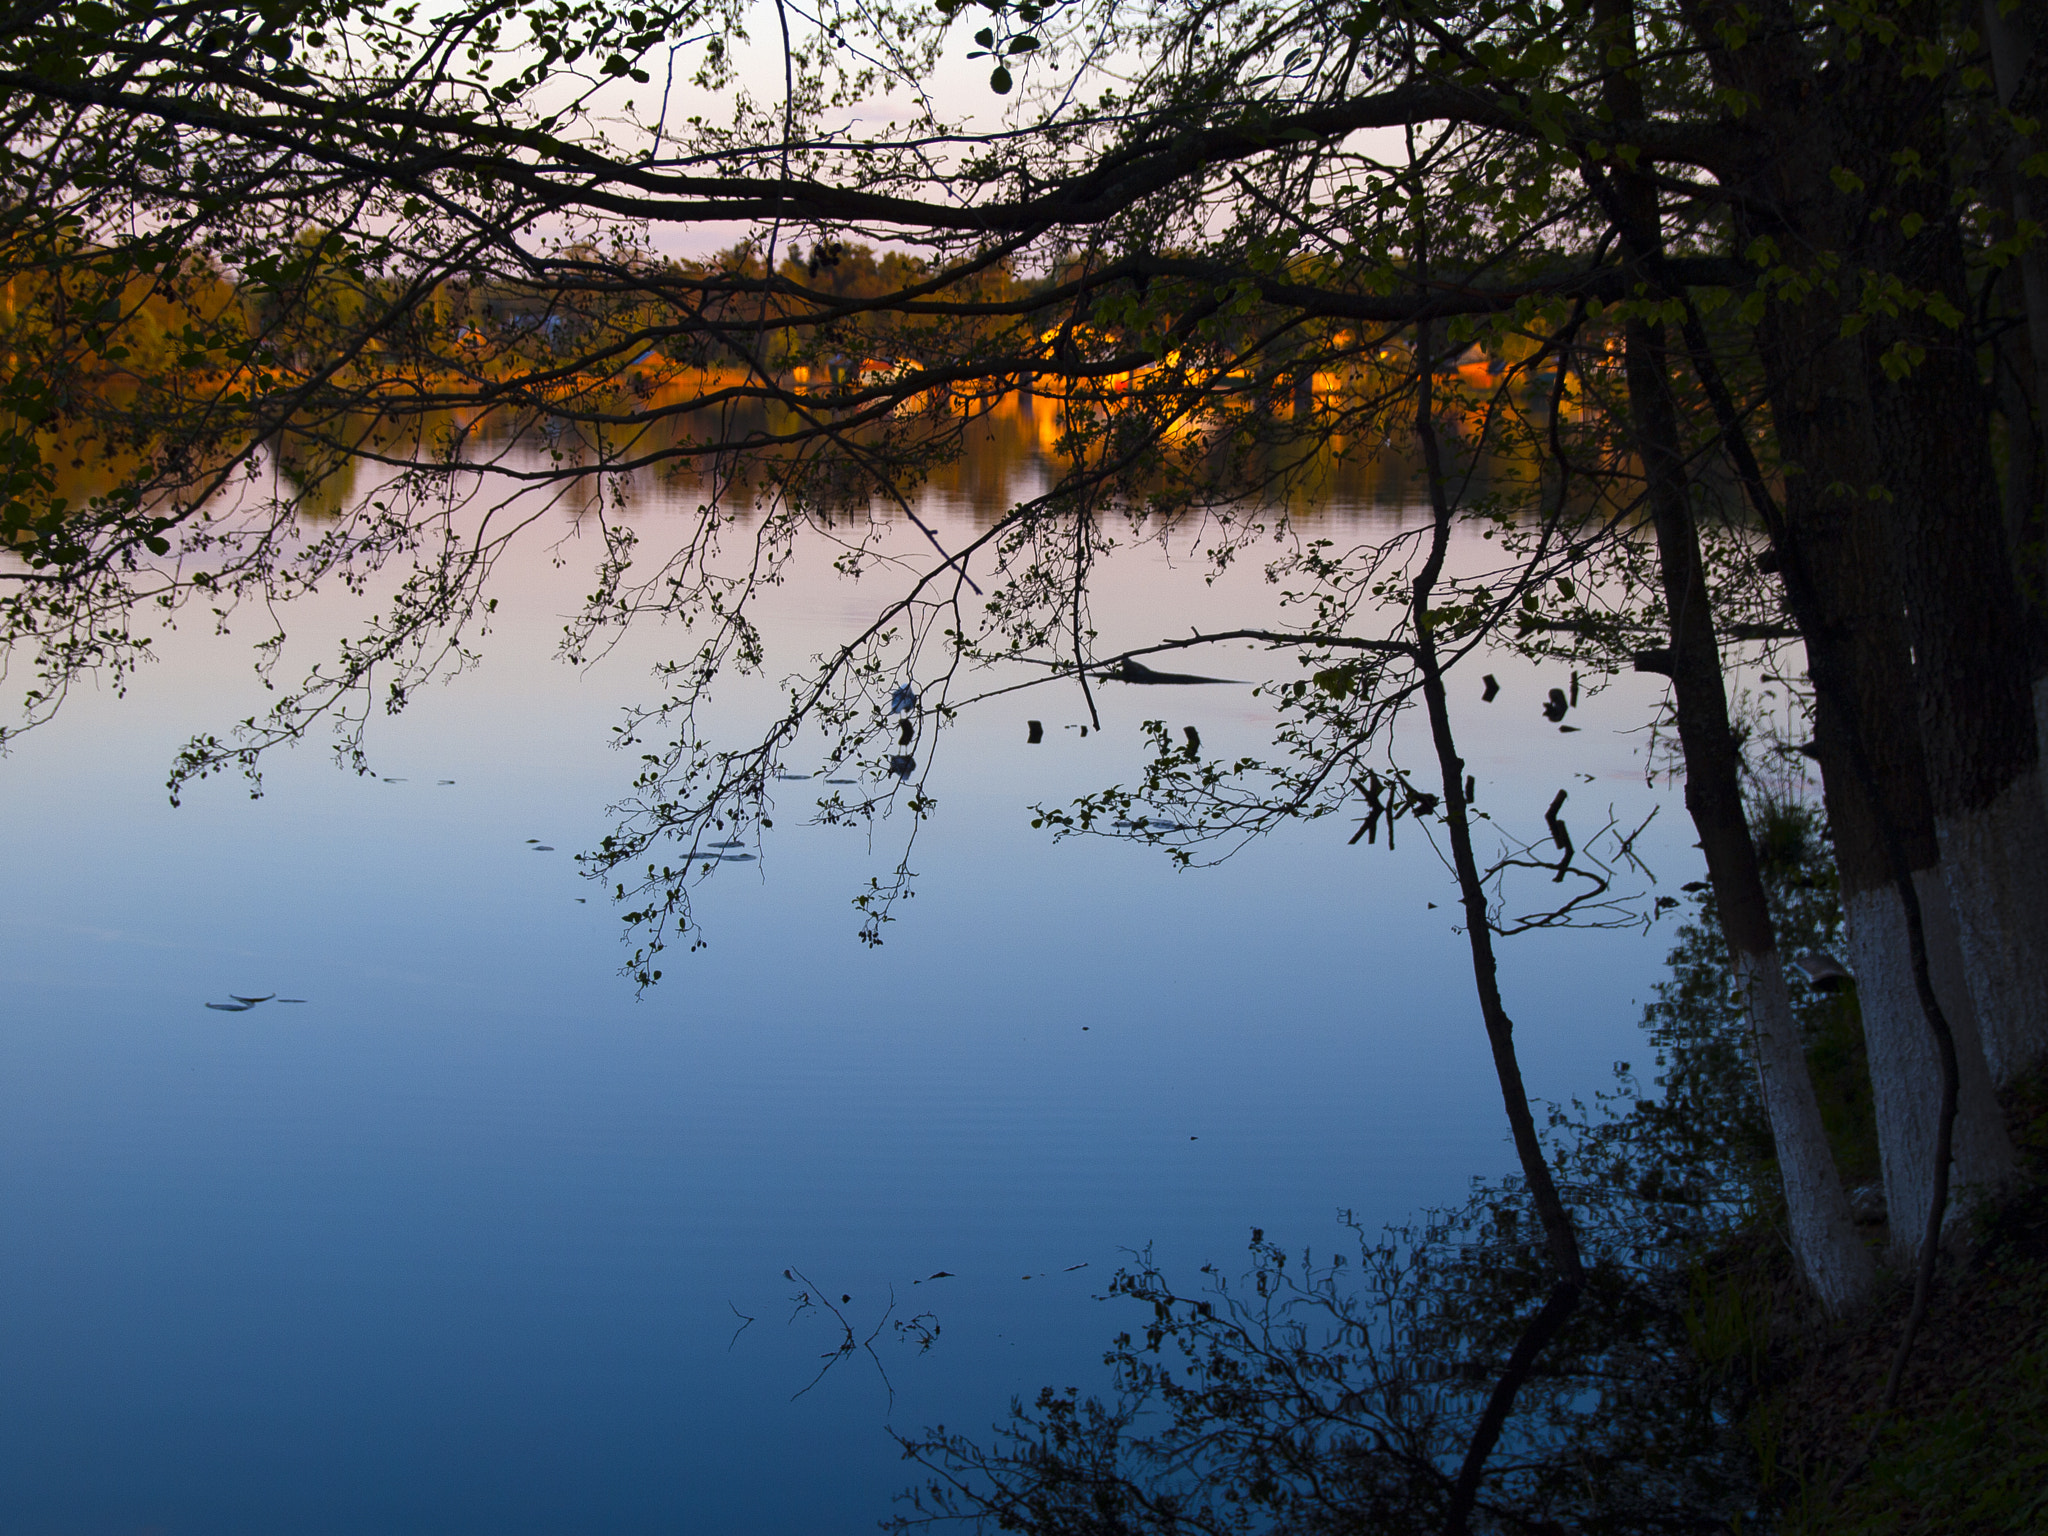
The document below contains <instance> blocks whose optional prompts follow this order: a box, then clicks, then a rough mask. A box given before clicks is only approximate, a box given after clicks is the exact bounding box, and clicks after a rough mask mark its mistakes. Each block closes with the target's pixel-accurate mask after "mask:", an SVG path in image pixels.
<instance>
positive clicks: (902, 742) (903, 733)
mask: <svg viewBox="0 0 2048 1536" xmlns="http://www.w3.org/2000/svg"><path fill="white" fill-rule="evenodd" d="M915 740H917V727H916V726H915V725H913V724H912V723H911V722H910V721H908V720H905V721H904V722H903V725H902V727H901V728H900V729H899V730H898V731H897V732H896V745H897V746H899V747H907V746H909V745H910V744H911V743H912V742H913V741H915Z"/></svg>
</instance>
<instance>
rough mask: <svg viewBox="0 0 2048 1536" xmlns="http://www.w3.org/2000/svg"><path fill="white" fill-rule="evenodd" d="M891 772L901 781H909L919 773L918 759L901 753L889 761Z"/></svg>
mask: <svg viewBox="0 0 2048 1536" xmlns="http://www.w3.org/2000/svg"><path fill="white" fill-rule="evenodd" d="M889 771H890V772H891V773H893V774H895V775H896V777H897V778H899V779H907V778H909V777H910V776H911V775H912V774H913V773H915V772H917V759H916V758H914V757H912V756H911V755H910V754H909V753H908V752H899V753H897V754H896V756H894V757H892V758H890V759H889Z"/></svg>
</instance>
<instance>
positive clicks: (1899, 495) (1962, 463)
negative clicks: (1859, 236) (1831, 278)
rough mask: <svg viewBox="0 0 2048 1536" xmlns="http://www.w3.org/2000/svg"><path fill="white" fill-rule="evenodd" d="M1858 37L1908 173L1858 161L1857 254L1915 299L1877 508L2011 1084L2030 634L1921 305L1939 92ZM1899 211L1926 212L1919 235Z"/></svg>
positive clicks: (1887, 323)
mask: <svg viewBox="0 0 2048 1536" xmlns="http://www.w3.org/2000/svg"><path fill="white" fill-rule="evenodd" d="M1916 9H1920V10H1925V9H1926V7H1925V6H1924V5H1923V6H1920V7H1917V8H1916ZM1872 51H1873V54H1874V56H1873V57H1872V59H1871V60H1870V62H1869V64H1868V65H1866V70H1867V72H1868V73H1869V75H1870V77H1871V78H1870V84H1869V86H1868V87H1867V88H1866V89H1865V90H1863V91H1859V92H1854V93H1852V99H1857V98H1860V100H1857V105H1858V106H1859V107H1860V108H1861V110H1862V111H1863V112H1864V113H1865V114H1866V115H1867V116H1868V117H1870V118H1871V119H1877V118H1882V119H1883V120H1884V121H1886V122H1889V123H1890V124H1891V125H1892V127H1893V134H1894V141H1896V140H1897V139H1904V140H1905V141H1906V143H1907V145H1908V147H1910V148H1912V149H1914V150H1916V151H1918V156H1919V160H1918V165H1919V171H1918V174H1914V175H1907V174H1904V173H1902V172H1900V171H1898V170H1897V169H1896V168H1895V167H1894V166H1893V165H1892V164H1891V163H1890V162H1889V160H1883V161H1875V160H1873V159H1872V157H1868V156H1865V157H1863V158H1864V161H1865V163H1864V164H1863V165H1861V166H1859V170H1861V171H1862V173H1863V174H1864V176H1865V179H1866V181H1867V182H1868V183H1869V185H1870V186H1871V187H1872V189H1873V190H1874V191H1878V190H1879V189H1881V191H1880V192H1879V200H1880V201H1881V203H1882V204H1883V210H1884V214H1885V216H1884V217H1881V218H1876V219H1872V220H1869V221H1868V224H1869V228H1870V229H1871V231H1872V235H1871V237H1870V242H1869V244H1870V250H1869V260H1870V261H1871V262H1872V264H1873V265H1875V266H1876V267H1877V268H1878V269H1879V270H1880V271H1882V272H1884V273H1885V274H1887V275H1888V276H1889V277H1892V278H1896V279H1899V280H1902V281H1903V282H1904V283H1905V285H1906V291H1907V292H1908V293H1909V294H1918V295H1922V296H1924V297H1923V299H1922V301H1921V302H1919V303H1912V302H1906V303H1902V304H1900V305H1899V306H1897V309H1896V312H1895V313H1892V314H1889V315H1881V316H1879V317H1878V318H1877V319H1876V321H1875V322H1874V323H1873V324H1872V325H1871V326H1870V328H1869V330H1868V332H1867V333H1866V337H1867V340H1866V345H1865V350H1866V355H1867V357H1868V358H1869V362H1868V363H1867V365H1866V366H1867V368H1868V371H1869V379H1870V392H1871V399H1872V405H1873V408H1874V413H1875V421H1876V428H1877V431H1876V446H1877V450H1878V454H1877V461H1876V462H1877V465H1878V468H1879V470H1880V473H1881V474H1882V476H1883V494H1884V497H1885V498H1886V502H1883V503H1880V505H1884V504H1886V503H1888V504H1889V506H1890V507H1891V509H1892V514H1893V515H1892V516H1891V517H1890V518H1888V519H1886V521H1887V522H1888V523H1889V524H1890V526H1891V529H1892V532H1893V535H1894V537H1895V538H1896V539H1897V540H1898V541H1899V552H1898V560H1897V565H1898V569H1899V571H1900V573H1901V577H1902V581H1901V587H1902V590H1901V593H1900V596H1901V598H1902V599H1903V602H1904V611H1905V614H1906V633H1907V639H1908V642H1909V643H1910V645H1911V647H1912V660H1911V669H1912V673H1911V675H1912V677H1913V679H1914V682H1915V684H1916V697H1917V699H1918V715H1919V731H1920V737H1921V741H1922V743H1923V745H1924V749H1925V758H1926V765H1927V766H1926V774H1927V786H1928V794H1929V799H1930V805H1931V810H1932V815H1933V821H1934V828H1935V833H1936V836H1937V838H1938V840H1939V845H1940V853H1941V868H1942V872H1943V875H1944V877H1945V879H1946V881H1947V885H1948V891H1949V898H1950V901H1951V903H1952V905H1953V907H1954V909H1955V914H1956V918H1957V921H1958V930H1959V936H1960V939H1961V943H1962V948H1963V954H1964V957H1965V959H1966V961H1967V962H1968V975H1969V978H1970V987H1971V992H1972V995H1973V997H1974V999H1975V1001H1976V1005H1977V1019H1978V1024H1979V1028H1980V1029H1981V1031H1982V1035H1983V1046H1984V1052H1985V1055H1986V1057H1987V1058H1988V1061H1989V1064H1990V1068H1991V1072H1992V1075H1993V1077H1994V1079H1996V1080H1997V1081H1999V1082H2009V1081H2011V1080H2012V1079H2013V1078H2015V1077H2016V1076H2018V1075H2019V1074H2020V1073H2022V1072H2025V1071H2026V1070H2028V1069H2029V1068H2030V1067H2033V1066H2034V1065H2036V1064H2037V1063H2039V1062H2041V1061H2042V1060H2044V1059H2048V801H2044V800H2043V798H2042V794H2041V783H2040V774H2039V768H2040V742H2039V738H2038V737H2037V735H2036V732H2035V720H2034V704H2033V688H2034V679H2033V670H2034V669H2033V666H2032V662H2031V649H2032V648H2031V646H2030V644H2029V636H2028V633H2027V624H2026V616H2025V611H2024V608H2023V606H2022V604H2021V601H2020V593H2019V587H2018V585H2017V583H2016V581H2015V580H2014V575H2013V567H2012V561H2011V551H2010V546H2009V544H2008V542H2007V539H2006V533H2005V526H2004V524H2005V516H2004V508H2003V506H2002V504H2001V498H2000V494H1999V488H1998V477H1997V473H1996V471H1995V469H1994V466H1993V464H1992V460H1991V420H1990V400H1989V395H1988V392H1987V390H1986V389H1985V387H1984V385H1983V383H1982V382H1981V381H1980V379H1979V377H1978V370H1977V360H1976V355H1975V348H1974V344H1973V341H1972V339H1971V337H1970V335H1969V333H1968V332H1967V331H1966V330H1965V329H1964V328H1963V327H1962V325H1961V323H1960V321H1959V320H1958V322H1957V323H1955V324H1949V323H1945V322H1944V321H1943V319H1942V318H1941V314H1940V313H1939V312H1938V311H1937V310H1936V309H1935V308H1934V305H1935V303H1936V302H1939V301H1945V303H1946V305H1947V306H1948V307H1949V308H1950V309H1951V310H1952V311H1953V313H1954V314H1955V315H1956V316H1958V317H1959V316H1960V315H1961V314H1962V313H1963V312H1964V311H1965V308H1966V306H1968V305H1969V303H1970V302H1971V301H1970V294H1969V285H1968V276H1967V273H1966V271H1965V256H1964V251H1963V245H1962V240H1961V235H1960V231H1959V230H1958V229H1957V227H1956V223H1955V217H1954V214H1953V211H1952V209H1951V207H1950V191H1951V187H1952V182H1951V180H1950V177H1949V176H1948V174H1947V171H1946V166H1947V164H1948V161H1949V145H1948V142H1947V137H1948V134H1947V126H1946V122H1945V118H1944V116H1943V113H1942V110H1941V108H1942V97H1941V95H1940V94H1939V93H1938V92H1936V91H1934V90H1933V89H1931V88H1930V83H1929V82H1927V81H1924V80H1916V79H1912V78H1909V77H1908V76H1907V74H1906V72H1905V69H1904V61H1903V60H1901V59H1900V58H1899V57H1898V56H1897V55H1896V54H1895V53H1892V52H1890V51H1888V50H1883V49H1873V50H1872ZM1880 178H1882V179H1880ZM1909 218H1910V219H1914V220H1919V221H1922V222H1921V223H1920V224H1919V225H1918V228H1917V232H1913V233H1909V232H1908V229H1909V227H1910V226H1908V225H1906V224H1905V223H1903V222H1902V220H1905V219H1909ZM1915 867H1916V869H1917V868H1919V867H1920V866H1919V865H1917V864H1916V866H1915Z"/></svg>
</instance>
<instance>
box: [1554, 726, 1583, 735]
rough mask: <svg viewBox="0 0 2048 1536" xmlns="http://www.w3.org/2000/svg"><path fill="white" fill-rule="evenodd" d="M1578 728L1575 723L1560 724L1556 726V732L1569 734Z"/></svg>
mask: <svg viewBox="0 0 2048 1536" xmlns="http://www.w3.org/2000/svg"><path fill="white" fill-rule="evenodd" d="M1578 729H1579V727H1577V726H1576V725H1560V726H1559V727H1558V728H1557V734H1558V735H1560V736H1569V735H1571V734H1572V733H1573V732H1575V731H1576V730H1578Z"/></svg>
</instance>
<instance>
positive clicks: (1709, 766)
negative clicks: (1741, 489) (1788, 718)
mask: <svg viewBox="0 0 2048 1536" xmlns="http://www.w3.org/2000/svg"><path fill="white" fill-rule="evenodd" d="M1627 340H1628V352H1627V369H1628V387H1629V407H1630V414H1631V418H1632V420H1633V422H1634V426H1635V436H1636V442H1637V446H1638V451H1639V452H1640V454H1641V457H1642V462H1643V472H1644V475H1645V476H1646V477H1647V480H1648V486H1649V502H1650V510H1651V516H1652V519H1653V521H1654V524H1655V527H1656V532H1657V554H1658V559H1659V562H1660V565H1661V567H1662V573H1663V581H1664V603H1665V610H1666V613H1667V615H1668V619H1669V626H1670V634H1671V648H1670V651H1669V652H1668V653H1667V657H1666V658H1664V660H1665V661H1666V664H1667V671H1668V675H1669V677H1670V678H1671V686H1672V695H1673V700H1674V702H1675V704H1676V706H1677V710H1678V740H1679V745H1680V747H1681V748H1682V750H1683V751H1684V753H1685V805H1686V809H1687V810H1689V811H1690V812H1691V813H1692V820H1693V825H1694V826H1695V827H1697V828H1698V829H1699V834H1700V847H1701V849H1702V850H1703V851H1704V852H1705V854H1706V856H1707V877H1708V879H1709V880H1711V881H1712V882H1713V888H1714V901H1715V904H1716V906H1717V907H1718V908H1719V910H1720V914H1721V931H1722V933H1723V935H1724V936H1725V937H1726V939H1727V941H1728V949H1729V953H1730V954H1731V956H1732V957H1733V960H1734V969H1735V978H1736V984H1737V986H1738V987H1739V988H1740V989H1741V992H1742V997H1743V1003H1744V1006H1745V1007H1746V1008H1747V1010H1748V1013H1749V1025H1750V1035H1751V1039H1752V1042H1753V1045H1754V1049H1755V1051H1756V1058H1757V1067H1758V1074H1759V1077H1760V1078H1761V1080H1762V1084H1763V1098H1764V1110H1765V1113H1766V1115H1767V1116H1768V1118H1769V1120H1770V1127H1771V1142H1772V1145H1773V1146H1774V1147H1775V1148H1776V1151H1777V1156H1778V1171H1779V1174H1780V1176H1781V1177H1782V1179H1783V1181H1784V1186H1785V1209H1786V1215H1787V1218H1788V1224H1789V1226H1790V1228H1791V1235H1792V1251H1793V1254H1794V1256H1795V1257H1796V1258H1797V1260H1798V1262H1799V1267H1800V1271H1801V1273H1803V1274H1804V1275H1805V1276H1806V1281H1807V1284H1808V1285H1809V1286H1811V1287H1812V1289H1813V1292H1814V1294H1815V1295H1816V1296H1817V1297H1819V1299H1820V1302H1821V1305H1822V1306H1823V1307H1825V1308H1826V1309H1827V1311H1828V1312H1829V1314H1830V1315H1832V1316H1835V1317H1841V1316H1844V1315H1846V1314H1847V1313H1849V1312H1851V1311H1853V1310H1854V1309H1855V1308H1856V1307H1857V1306H1858V1305H1859V1304H1860V1303H1861V1302H1862V1301H1863V1299H1864V1298H1865V1297H1866V1296H1867V1295H1868V1294H1869V1292H1870V1285H1871V1282H1872V1280H1873V1278H1874V1276H1875V1271H1874V1267H1873V1265H1872V1263H1871V1259H1870V1251H1869V1250H1868V1249H1867V1248H1865V1247H1864V1245H1863V1241H1862V1239H1861V1238H1859V1237H1858V1236H1857V1235H1856V1228H1855V1222H1854V1219H1853V1218H1852V1217H1851V1215H1850V1213H1849V1201H1848V1197H1847V1195H1846V1194H1845V1193H1844V1192H1843V1189H1842V1180H1841V1175H1840V1173H1839V1172H1838V1171H1837V1169H1836V1167H1835V1158H1834V1152H1833V1150H1832V1149H1831V1148H1830V1147H1829V1146H1828V1138H1827V1131H1826V1128H1825V1127H1824V1126H1823V1125H1822V1123H1821V1117H1820V1102H1819V1100H1818V1099H1817V1098H1815V1096H1814V1092H1813V1078H1812V1075H1811V1074H1810V1073H1809V1072H1808V1070H1807V1065H1806V1051H1805V1048H1804V1045H1803V1043H1802V1041H1801V1040H1800V1036H1799V1025H1798V1021H1797V1020H1796V1019H1795V1018H1794V1017H1793V1014H1792V1000H1791V996H1790V994H1789V993H1788V992H1787V991H1786V988H1785V971H1784V966H1783V964H1782V962H1781V961H1780V959H1779V957H1778V949H1777V940H1776V936H1775V935H1774V933H1773V931H1772V926H1771V914H1770V905H1769V903H1768V901H1767V900H1766V898H1765V894H1764V883H1763V877H1762V874H1761V873H1760V871H1759V870H1758V867H1757V860H1756V845H1755V844H1754V842H1753V841H1752V840H1751V838H1750V832H1749V822H1748V819H1747V816H1746V815H1745V812H1744V807H1743V801H1742V781H1741V767H1742V764H1741V756H1740V751H1739V749H1738V747H1737V746H1736V741H1735V733H1734V731H1733V730H1732V729H1731V728H1730V726H1729V721H1728V695H1727V690H1726V687H1725V685H1724V683H1723V681H1722V674H1721V657H1720V650H1719V647H1718V646H1717V644H1716V643H1715V639H1714V625H1713V614H1712V610H1711V608H1710V606H1709V602H1708V594H1707V584H1706V577H1705V572H1704V570H1703V567H1702V564H1701V560H1700V550H1699V537H1698V534H1697V532H1696V530H1695V529H1694V527H1693V521H1692V509H1691V506H1690V497H1689V495H1688V492H1687V477H1686V474H1685V467H1684V455H1683V449H1682V447H1681V443H1680V438H1679V431H1678V414H1677V410H1676V407H1675V406H1674V404H1673V401H1672V399H1671V393H1670V386H1669V384H1668V382H1667V380H1668V378H1669V362H1668V360H1667V356H1666V352H1665V347H1664V336H1663V328H1662V327H1661V326H1651V325H1647V324H1645V323H1643V322H1641V321H1635V322H1632V323H1631V324H1630V325H1629V327H1628V334H1627Z"/></svg>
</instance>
